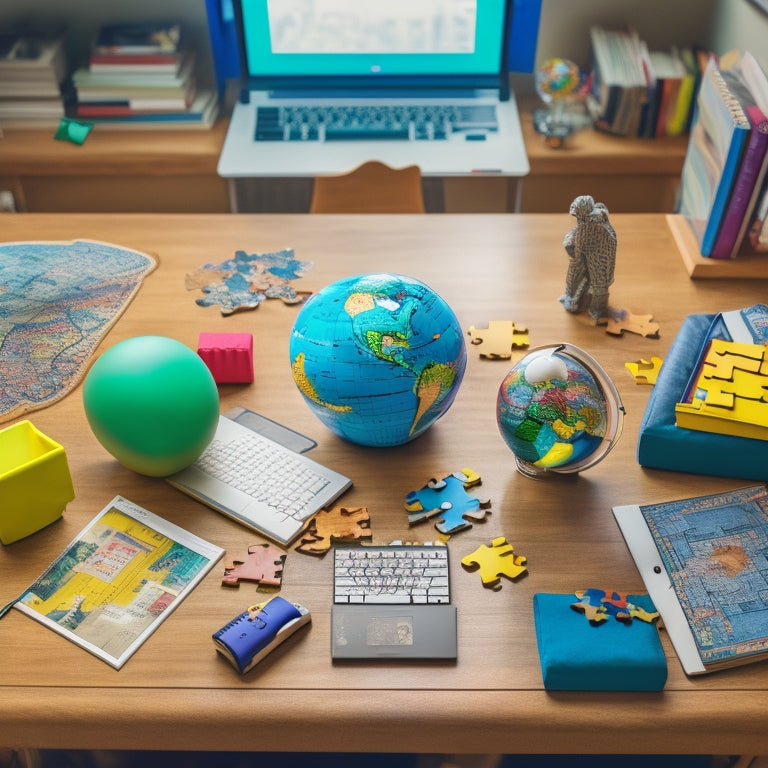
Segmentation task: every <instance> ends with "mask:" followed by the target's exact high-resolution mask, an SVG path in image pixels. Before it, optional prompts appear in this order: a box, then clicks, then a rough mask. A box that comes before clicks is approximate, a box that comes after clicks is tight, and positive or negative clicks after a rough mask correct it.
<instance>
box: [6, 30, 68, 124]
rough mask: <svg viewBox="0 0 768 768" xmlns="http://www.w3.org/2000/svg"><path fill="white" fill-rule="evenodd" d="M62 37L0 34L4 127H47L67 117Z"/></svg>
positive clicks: (65, 64) (65, 67)
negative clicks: (63, 87) (63, 89)
mask: <svg viewBox="0 0 768 768" xmlns="http://www.w3.org/2000/svg"><path fill="white" fill-rule="evenodd" d="M66 75H67V63H66V58H65V55H64V46H63V39H62V37H58V36H57V37H47V36H43V35H37V34H15V33H2V34H0V126H8V127H14V126H23V127H28V126H33V127H34V126H36V125H40V126H45V125H50V124H57V123H58V122H59V121H60V120H61V118H62V117H64V112H65V104H64V96H63V91H62V86H63V84H64V83H65V80H66Z"/></svg>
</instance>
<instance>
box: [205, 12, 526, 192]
mask: <svg viewBox="0 0 768 768" xmlns="http://www.w3.org/2000/svg"><path fill="white" fill-rule="evenodd" d="M512 4H513V3H512V0H419V2H411V0H366V2H365V3H360V2H359V0H234V11H235V19H236V26H237V31H238V37H239V42H240V51H241V65H242V69H243V73H242V89H241V96H240V99H239V100H238V102H237V104H236V105H235V107H234V109H233V113H232V117H231V120H230V124H229V127H228V131H227V136H226V139H225V142H224V145H223V147H222V152H221V155H220V158H219V164H218V172H219V174H220V175H221V176H224V177H229V178H232V177H248V176H251V177H253V176H318V175H323V174H334V173H344V172H347V171H349V170H351V169H353V168H355V167H357V166H358V165H360V164H361V163H363V162H366V161H369V160H379V161H381V162H384V163H387V164H389V165H391V166H393V167H402V166H405V165H412V164H418V165H419V167H420V168H421V171H422V173H423V174H425V175H430V174H431V175H452V174H468V173H500V174H505V175H512V176H523V175H525V174H527V173H528V170H529V166H528V158H527V156H526V152H525V145H524V142H523V137H522V132H521V129H520V118H519V114H518V111H517V105H516V103H515V99H514V95H513V94H512V93H511V91H510V87H509V72H508V68H507V54H508V50H507V49H508V45H507V42H508V36H509V28H510V21H511V7H512ZM318 107H330V108H332V113H330V114H329V113H328V112H326V113H324V115H323V116H322V117H317V115H316V114H315V113H313V116H312V117H309V118H307V120H306V122H305V123H304V124H303V127H302V125H301V121H298V122H296V118H295V115H296V112H297V111H299V112H300V113H302V114H303V115H305V113H306V110H308V109H310V108H312V109H313V110H314V108H318ZM424 110H427V112H428V114H427V116H426V117H425V115H424ZM435 110H437V112H436V113H435ZM342 111H343V112H344V114H343V115H342V114H341V113H342ZM350 112H351V114H350ZM305 116H306V115H305ZM292 120H293V121H294V122H291V121H292ZM364 124H366V125H368V126H369V129H370V130H373V133H372V134H371V133H366V131H364V130H363V129H362V128H361V126H362V125H364ZM257 137H258V138H257Z"/></svg>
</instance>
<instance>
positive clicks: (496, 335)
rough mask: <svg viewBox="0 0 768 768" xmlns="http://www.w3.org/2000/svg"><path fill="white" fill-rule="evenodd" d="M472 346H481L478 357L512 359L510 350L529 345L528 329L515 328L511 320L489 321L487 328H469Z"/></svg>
mask: <svg viewBox="0 0 768 768" xmlns="http://www.w3.org/2000/svg"><path fill="white" fill-rule="evenodd" d="M469 335H470V338H471V343H472V344H473V345H482V349H481V350H480V357H487V358H491V359H496V360H505V359H508V358H510V357H512V350H513V349H515V348H517V349H523V348H525V347H528V346H529V345H530V342H529V340H528V329H527V328H521V327H519V326H516V325H515V324H514V322H512V321H511V320H491V321H489V323H488V327H487V328H475V326H474V325H473V326H470V328H469Z"/></svg>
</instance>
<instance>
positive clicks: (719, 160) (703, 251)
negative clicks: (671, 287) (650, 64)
mask: <svg viewBox="0 0 768 768" xmlns="http://www.w3.org/2000/svg"><path fill="white" fill-rule="evenodd" d="M696 106H697V117H696V122H695V124H694V126H693V128H692V129H691V134H690V139H689V143H688V151H687V153H686V158H685V162H684V164H683V173H682V177H681V202H680V213H682V214H683V215H684V216H685V217H686V219H687V220H688V222H689V224H690V226H691V229H692V230H693V232H694V233H695V235H696V239H697V241H698V245H699V253H700V255H701V256H704V257H709V258H715V259H734V258H736V257H737V256H738V254H739V252H740V251H741V250H742V246H743V245H744V244H745V243H746V244H749V245H751V246H752V247H753V248H754V247H755V242H753V241H759V234H758V235H757V237H755V233H756V232H757V231H759V230H760V229H762V222H763V221H764V215H765V214H764V212H763V196H764V190H765V188H766V178H768V79H767V78H766V75H765V73H764V72H763V70H762V69H761V67H760V65H759V64H758V63H757V61H756V60H755V58H754V57H753V56H752V55H751V54H749V53H745V54H744V55H743V56H740V55H739V54H738V53H737V52H732V53H730V54H727V55H726V56H723V57H721V58H720V59H719V61H718V60H717V59H715V58H714V57H711V58H710V60H709V61H708V63H707V67H706V69H705V73H704V76H703V80H702V84H701V87H700V88H699V91H698V98H697V104H696ZM765 207H768V201H767V202H766V206H765ZM761 212H763V213H762V215H763V219H761V220H760V223H759V224H758V223H757V221H756V219H757V217H758V216H760V215H761ZM766 234H768V233H766Z"/></svg>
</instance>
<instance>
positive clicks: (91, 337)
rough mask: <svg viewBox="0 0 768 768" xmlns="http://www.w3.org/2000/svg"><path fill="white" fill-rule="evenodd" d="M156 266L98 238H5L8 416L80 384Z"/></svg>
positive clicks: (4, 404)
mask: <svg viewBox="0 0 768 768" xmlns="http://www.w3.org/2000/svg"><path fill="white" fill-rule="evenodd" d="M155 266H156V261H155V259H154V258H153V257H151V256H148V255H147V254H144V253H139V252H138V251H133V250H130V249H127V248H122V247H120V246H117V245H110V244H109V243H102V242H98V241H94V240H76V241H73V242H42V241H41V242H15V243H0V371H2V376H0V421H5V420H8V419H11V418H14V417H16V416H19V415H21V414H23V413H26V412H28V411H32V410H36V409H38V408H42V407H44V406H46V405H50V404H51V403H53V402H55V401H57V400H59V399H61V398H62V397H64V396H65V395H66V394H67V393H68V392H70V391H71V390H72V389H73V388H74V387H75V385H76V384H77V383H78V382H79V380H80V378H81V377H82V376H83V374H84V373H85V371H86V369H87V367H88V363H89V361H90V359H91V356H92V354H93V351H94V349H95V348H96V346H97V345H98V343H99V342H100V341H101V339H102V338H103V337H104V335H105V334H106V333H107V331H108V330H109V328H110V327H111V326H112V324H113V323H114V322H115V321H116V320H117V318H118V317H119V316H120V314H121V313H122V312H123V310H124V309H125V308H126V306H127V305H128V303H129V302H130V300H131V299H132V298H133V296H134V294H135V293H136V291H137V290H138V288H139V286H140V285H141V281H142V280H143V278H144V277H145V275H147V274H149V273H150V272H151V271H152V270H153V269H154V268H155Z"/></svg>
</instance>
